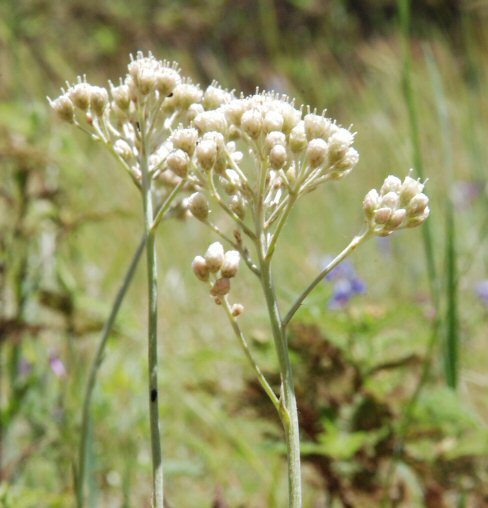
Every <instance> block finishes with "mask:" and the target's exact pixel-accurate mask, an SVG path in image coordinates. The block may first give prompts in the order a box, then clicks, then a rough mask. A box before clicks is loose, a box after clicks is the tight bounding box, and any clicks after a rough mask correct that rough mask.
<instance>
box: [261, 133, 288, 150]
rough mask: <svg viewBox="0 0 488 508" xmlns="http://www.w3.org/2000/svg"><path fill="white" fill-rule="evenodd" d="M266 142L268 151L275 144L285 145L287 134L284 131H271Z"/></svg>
mask: <svg viewBox="0 0 488 508" xmlns="http://www.w3.org/2000/svg"><path fill="white" fill-rule="evenodd" d="M265 143H266V148H267V149H268V151H270V150H271V149H272V148H273V146H275V145H283V146H285V145H286V136H285V135H284V134H283V133H282V132H279V131H271V132H270V133H269V134H268V135H267V136H266V140H265Z"/></svg>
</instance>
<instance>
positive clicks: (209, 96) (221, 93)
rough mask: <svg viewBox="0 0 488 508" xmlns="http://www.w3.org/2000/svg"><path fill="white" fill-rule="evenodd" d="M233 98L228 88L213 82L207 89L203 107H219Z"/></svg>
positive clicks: (208, 108)
mask: <svg viewBox="0 0 488 508" xmlns="http://www.w3.org/2000/svg"><path fill="white" fill-rule="evenodd" d="M231 98H232V94H230V93H229V92H228V91H227V90H224V89H223V88H220V87H219V86H216V85H215V84H211V85H209V86H208V87H207V89H206V90H205V93H204V94H203V101H202V102H203V107H204V108H205V109H207V110H210V109H217V108H218V107H219V106H221V105H222V104H225V103H227V102H229V101H230V99H231Z"/></svg>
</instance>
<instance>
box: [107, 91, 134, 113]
mask: <svg viewBox="0 0 488 508" xmlns="http://www.w3.org/2000/svg"><path fill="white" fill-rule="evenodd" d="M111 93H112V98H113V100H114V102H115V104H116V105H117V107H119V108H120V109H121V110H122V111H127V109H129V105H130V94H129V87H128V86H127V85H120V86H115V87H112V89H111Z"/></svg>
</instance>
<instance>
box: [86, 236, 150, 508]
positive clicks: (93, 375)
mask: <svg viewBox="0 0 488 508" xmlns="http://www.w3.org/2000/svg"><path fill="white" fill-rule="evenodd" d="M145 245H146V235H145V234H144V235H143V237H142V239H141V241H140V242H139V245H138V247H137V249H136V252H135V253H134V256H133V257H132V261H131V262H130V265H129V268H128V270H127V273H126V274H125V276H124V278H123V280H122V285H121V286H120V288H119V290H118V291H117V294H116V296H115V300H114V303H113V305H112V310H111V311H110V315H109V317H108V319H107V321H106V322H105V325H104V327H103V330H102V335H101V337H100V342H99V343H98V347H97V351H96V353H95V357H94V359H93V362H92V365H91V368H90V374H89V376H88V383H87V385H86V392H85V398H84V401H83V414H82V421H81V437H80V447H79V452H78V477H77V481H76V504H77V506H78V508H82V506H83V486H84V483H85V470H86V468H85V463H86V455H87V446H88V432H89V427H90V406H91V400H92V396H93V390H94V389H95V383H96V380H97V374H98V370H99V369H100V366H101V364H102V361H103V357H104V354H105V347H106V346H107V342H108V338H109V336H110V332H111V331H112V328H113V325H114V322H115V319H116V318H117V314H118V313H119V309H120V306H121V304H122V302H123V300H124V297H125V295H126V293H127V290H128V288H129V286H130V283H131V282H132V278H133V277H134V273H135V271H136V268H137V265H138V264H139V259H140V258H141V254H142V251H143V250H144V247H145Z"/></svg>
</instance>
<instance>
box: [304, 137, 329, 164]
mask: <svg viewBox="0 0 488 508" xmlns="http://www.w3.org/2000/svg"><path fill="white" fill-rule="evenodd" d="M307 158H308V160H309V162H310V165H311V166H312V167H313V168H317V167H319V166H321V165H322V164H323V163H324V162H325V160H326V159H327V143H326V142H325V141H324V140H323V139H320V138H316V139H312V140H311V141H310V142H309V143H308V146H307Z"/></svg>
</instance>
